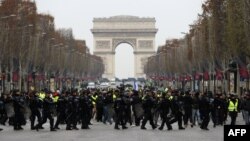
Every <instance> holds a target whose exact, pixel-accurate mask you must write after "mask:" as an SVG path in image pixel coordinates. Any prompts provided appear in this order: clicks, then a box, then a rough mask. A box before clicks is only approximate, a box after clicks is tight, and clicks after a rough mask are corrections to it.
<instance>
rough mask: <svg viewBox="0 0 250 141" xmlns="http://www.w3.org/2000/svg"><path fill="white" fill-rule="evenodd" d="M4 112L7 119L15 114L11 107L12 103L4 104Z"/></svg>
mask: <svg viewBox="0 0 250 141" xmlns="http://www.w3.org/2000/svg"><path fill="white" fill-rule="evenodd" d="M5 110H6V113H7V116H8V117H9V118H10V117H13V116H14V114H15V112H14V107H13V103H12V102H10V103H6V104H5Z"/></svg>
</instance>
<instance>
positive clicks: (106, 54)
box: [91, 16, 158, 79]
mask: <svg viewBox="0 0 250 141" xmlns="http://www.w3.org/2000/svg"><path fill="white" fill-rule="evenodd" d="M155 22H156V21H155V18H139V17H136V16H114V17H110V18H94V20H93V23H94V24H93V29H91V31H92V34H93V37H94V39H93V42H94V54H95V55H97V56H100V57H101V58H102V59H103V62H104V65H105V72H104V75H103V77H104V78H109V79H111V78H114V77H115V48H116V47H117V46H118V45H119V44H121V43H128V44H130V45H131V46H132V47H133V49H134V56H135V57H134V59H135V63H134V65H135V66H134V68H135V73H134V74H135V77H136V78H140V77H145V74H144V73H143V69H144V65H145V63H146V61H147V60H146V59H147V58H148V57H149V56H151V55H152V54H154V53H155V34H156V33H157V31H158V30H157V29H156V28H155Z"/></svg>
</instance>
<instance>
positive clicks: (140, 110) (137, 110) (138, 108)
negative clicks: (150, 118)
mask: <svg viewBox="0 0 250 141" xmlns="http://www.w3.org/2000/svg"><path fill="white" fill-rule="evenodd" d="M134 109H135V116H136V117H137V118H141V117H142V116H143V113H144V110H143V108H142V104H141V103H137V104H135V105H134Z"/></svg>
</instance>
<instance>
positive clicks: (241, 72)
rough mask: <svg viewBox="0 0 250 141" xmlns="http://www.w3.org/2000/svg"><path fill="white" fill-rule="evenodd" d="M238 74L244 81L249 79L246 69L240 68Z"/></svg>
mask: <svg viewBox="0 0 250 141" xmlns="http://www.w3.org/2000/svg"><path fill="white" fill-rule="evenodd" d="M239 72H240V77H241V78H244V79H248V78H249V72H248V70H247V68H246V67H240V69H239Z"/></svg>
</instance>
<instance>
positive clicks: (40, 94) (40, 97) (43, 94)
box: [38, 93, 45, 101]
mask: <svg viewBox="0 0 250 141" xmlns="http://www.w3.org/2000/svg"><path fill="white" fill-rule="evenodd" d="M38 97H39V99H40V100H42V101H43V100H44V98H45V93H39V95H38Z"/></svg>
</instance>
